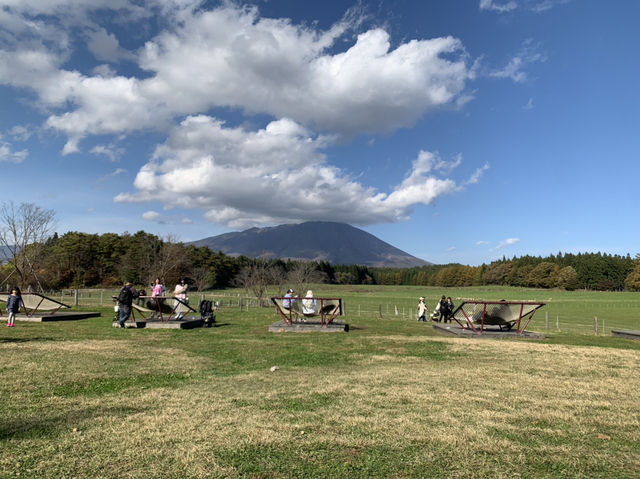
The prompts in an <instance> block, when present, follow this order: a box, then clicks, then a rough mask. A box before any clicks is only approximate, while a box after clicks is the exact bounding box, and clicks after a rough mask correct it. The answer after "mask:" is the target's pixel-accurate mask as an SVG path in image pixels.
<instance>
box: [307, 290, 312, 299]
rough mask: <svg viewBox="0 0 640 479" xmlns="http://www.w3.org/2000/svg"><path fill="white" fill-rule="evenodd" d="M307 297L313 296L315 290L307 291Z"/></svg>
mask: <svg viewBox="0 0 640 479" xmlns="http://www.w3.org/2000/svg"><path fill="white" fill-rule="evenodd" d="M307 298H313V291H311V290H309V291H307Z"/></svg>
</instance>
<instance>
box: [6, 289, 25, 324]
mask: <svg viewBox="0 0 640 479" xmlns="http://www.w3.org/2000/svg"><path fill="white" fill-rule="evenodd" d="M21 304H22V296H20V295H19V294H18V289H17V288H13V289H12V290H11V296H9V297H8V298H7V313H9V320H8V321H7V327H9V328H13V323H14V321H15V319H16V313H18V312H19V311H20V305H21Z"/></svg>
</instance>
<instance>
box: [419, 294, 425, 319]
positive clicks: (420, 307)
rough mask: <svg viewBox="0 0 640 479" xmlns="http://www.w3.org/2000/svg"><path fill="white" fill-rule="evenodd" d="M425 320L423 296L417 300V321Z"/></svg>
mask: <svg viewBox="0 0 640 479" xmlns="http://www.w3.org/2000/svg"><path fill="white" fill-rule="evenodd" d="M420 320H422V322H424V323H426V322H427V305H426V304H424V296H420V299H419V300H418V321H420Z"/></svg>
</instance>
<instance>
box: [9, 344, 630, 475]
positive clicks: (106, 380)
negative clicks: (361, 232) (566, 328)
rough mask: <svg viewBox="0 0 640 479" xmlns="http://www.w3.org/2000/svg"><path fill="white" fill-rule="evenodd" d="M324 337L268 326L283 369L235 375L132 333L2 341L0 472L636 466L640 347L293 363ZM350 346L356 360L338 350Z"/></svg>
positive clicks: (425, 347) (617, 469)
mask: <svg viewBox="0 0 640 479" xmlns="http://www.w3.org/2000/svg"><path fill="white" fill-rule="evenodd" d="M194 337H195V338H196V339H198V336H194ZM325 341H329V340H328V339H326V337H325V336H322V337H316V336H313V335H310V336H306V337H305V338H304V340H303V339H301V338H297V337H296V338H295V339H291V340H286V339H283V338H282V337H276V338H275V339H273V343H274V344H273V347H274V348H280V349H284V348H289V349H291V351H292V354H290V355H284V356H281V358H282V360H283V362H281V363H280V364H278V365H279V366H280V370H279V371H278V372H276V373H271V372H269V369H268V366H270V365H271V364H268V365H265V367H264V368H263V369H260V370H258V371H256V370H252V371H249V372H241V373H237V374H229V375H216V374H214V373H213V372H212V371H211V369H210V367H211V363H212V362H213V361H217V363H216V367H224V357H216V356H214V354H213V353H211V354H207V353H206V350H205V349H204V347H205V346H204V345H206V343H204V342H203V345H201V346H199V347H201V348H203V351H201V353H200V354H199V355H195V354H194V353H189V352H187V351H186V350H185V349H181V348H178V347H171V346H168V345H165V346H160V344H166V343H163V342H160V341H157V342H156V341H153V340H152V339H147V338H145V337H142V336H140V337H138V338H136V339H135V340H129V339H126V340H113V341H112V340H105V341H98V340H95V341H85V342H83V341H78V342H76V341H73V342H65V341H63V342H42V343H18V344H10V345H3V346H2V351H3V354H5V357H7V358H8V359H9V361H10V362H9V364H11V366H10V367H6V366H5V367H4V369H3V375H4V376H3V378H4V377H6V378H7V381H3V385H2V386H0V388H2V389H0V390H2V392H3V394H8V395H9V397H10V401H9V404H10V406H9V408H8V409H5V410H4V411H2V412H0V421H1V422H0V424H1V425H2V426H3V429H4V431H5V432H4V436H3V437H2V438H3V441H4V442H5V446H7V447H5V448H4V450H5V451H8V453H6V454H3V455H2V457H0V476H3V475H11V473H12V472H14V471H19V472H21V475H22V477H65V476H68V477H72V476H74V477H140V478H142V477H144V478H153V477H193V478H204V477H283V478H284V477H460V478H462V477H465V478H466V477H478V478H480V477H494V478H498V477H514V476H517V475H521V476H522V477H633V474H635V471H637V470H638V466H640V455H639V454H640V453H639V452H638V451H637V447H636V446H637V444H638V443H639V442H640V434H639V432H638V431H639V430H640V429H639V428H638V426H639V425H640V419H639V413H638V404H640V397H639V395H638V391H639V390H640V388H639V386H640V379H639V378H638V375H637V370H638V369H637V367H638V364H639V359H640V358H639V353H638V352H637V351H634V350H624V349H615V350H611V349H599V348H592V347H574V346H559V345H548V344H544V343H531V342H524V341H473V340H467V339H458V338H427V337H420V336H412V337H404V336H401V335H386V336H368V337H357V336H354V337H353V339H352V338H350V337H347V338H346V339H344V340H343V343H340V342H339V341H338V340H334V341H336V346H335V351H336V354H345V357H348V358H349V360H350V361H351V362H350V363H349V364H350V365H349V366H346V365H344V364H340V363H338V364H334V365H333V366H326V365H325V366H323V365H321V364H322V363H320V364H314V363H313V361H309V362H308V363H304V362H300V361H299V356H300V355H304V354H309V355H313V354H320V352H317V350H324V349H325V348H326V347H327V344H325V343H324V342H325ZM263 342H264V341H260V340H256V339H248V340H247V341H235V340H230V341H229V343H228V344H226V347H228V348H240V350H237V351H236V350H231V351H232V353H233V354H229V357H230V358H232V359H230V360H229V361H233V362H234V364H235V362H237V361H238V360H239V359H238V358H243V360H245V361H247V362H254V363H259V364H260V365H261V366H262V365H263V364H265V360H264V358H260V357H258V356H257V355H256V354H255V353H254V351H253V350H254V349H255V348H262V349H260V351H261V353H260V354H264V351H268V350H269V348H265V347H264V345H263ZM356 343H357V348H358V352H357V354H351V353H348V352H345V353H342V352H341V349H340V348H339V347H338V345H340V347H345V346H344V344H348V345H351V344H353V345H356ZM328 344H330V343H328ZM220 349H221V346H220ZM215 350H216V348H213V347H212V351H215ZM425 351H427V352H428V351H431V354H425ZM221 354H222V353H219V355H221ZM252 354H253V355H252ZM322 354H324V353H322ZM347 354H348V356H346V355H347ZM319 357H324V356H319ZM244 358H246V359H244ZM260 359H262V362H259V360H260ZM24 371H28V374H27V376H28V377H27V378H24V379H23V378H22V373H23V372H24ZM85 383H88V384H94V385H96V386H97V388H96V391H95V392H94V390H93V389H91V388H87V387H84V386H83V384H85ZM16 464H17V466H16Z"/></svg>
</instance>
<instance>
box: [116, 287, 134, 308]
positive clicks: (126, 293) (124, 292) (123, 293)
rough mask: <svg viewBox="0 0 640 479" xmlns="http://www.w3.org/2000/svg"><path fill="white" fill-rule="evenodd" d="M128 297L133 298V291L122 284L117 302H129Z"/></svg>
mask: <svg viewBox="0 0 640 479" xmlns="http://www.w3.org/2000/svg"><path fill="white" fill-rule="evenodd" d="M129 299H133V293H132V292H131V289H130V288H127V287H126V286H124V287H123V288H122V289H121V290H120V293H118V303H120V304H129Z"/></svg>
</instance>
